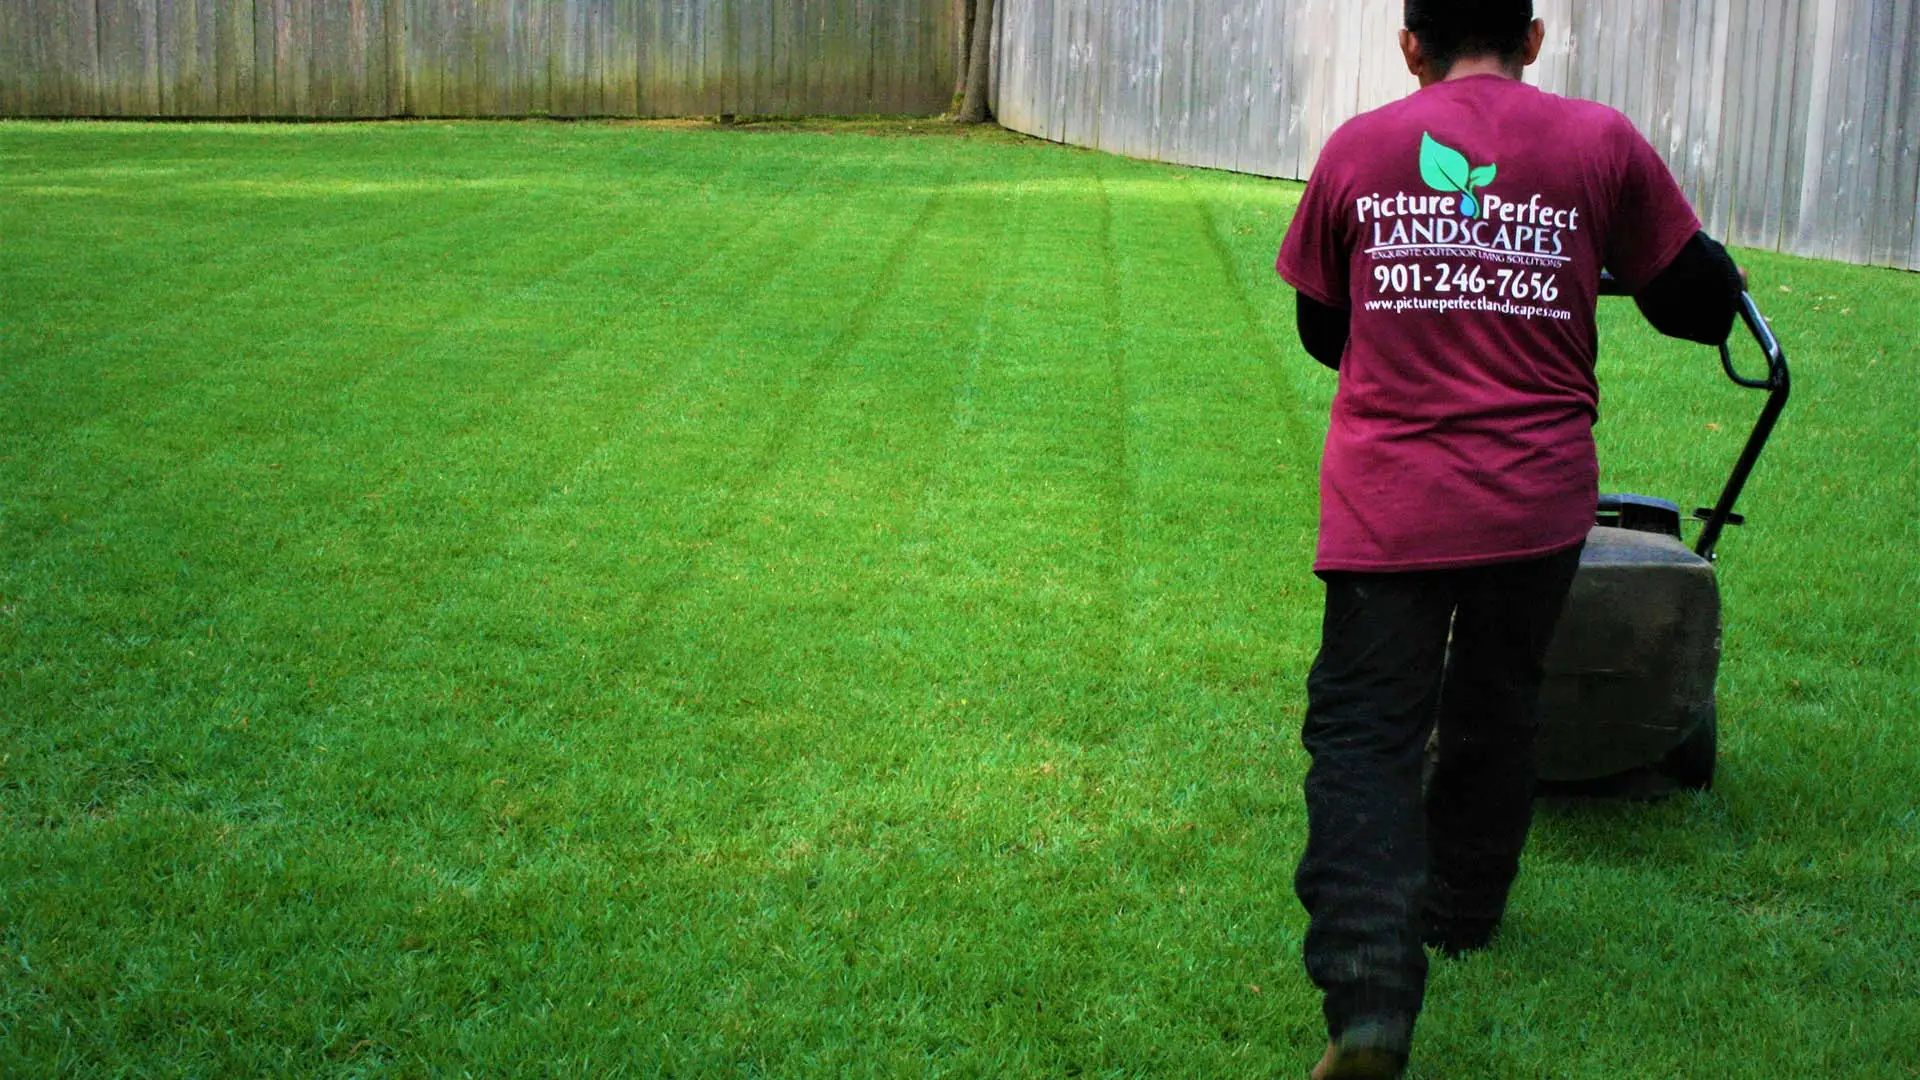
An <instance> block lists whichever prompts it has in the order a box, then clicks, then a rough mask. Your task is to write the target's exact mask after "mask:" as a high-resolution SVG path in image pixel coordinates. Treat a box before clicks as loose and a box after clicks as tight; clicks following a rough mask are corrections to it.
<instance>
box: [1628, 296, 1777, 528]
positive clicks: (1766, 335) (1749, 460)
mask: <svg viewBox="0 0 1920 1080" xmlns="http://www.w3.org/2000/svg"><path fill="white" fill-rule="evenodd" d="M1600 295H1602V296H1626V295H1628V294H1627V292H1626V290H1625V289H1622V288H1621V287H1620V282H1619V281H1618V279H1616V278H1615V277H1614V276H1613V275H1612V274H1609V273H1606V272H1605V271H1602V272H1601V274H1600ZM1740 320H1741V321H1742V322H1744V323H1746V324H1747V331H1748V333H1750V334H1752V335H1753V340H1754V342H1755V343H1756V344H1758V345H1759V346H1760V351H1761V353H1762V354H1764V355H1765V357H1766V360H1767V374H1766V376H1765V377H1763V378H1759V379H1752V378H1748V377H1746V376H1744V375H1742V374H1740V370H1739V369H1738V368H1736V367H1734V366H1733V353H1732V352H1731V351H1730V350H1728V348H1727V343H1726V342H1724V341H1723V342H1721V343H1720V367H1721V368H1722V369H1723V370H1725V371H1726V373H1727V378H1729V379H1732V380H1733V381H1734V383H1735V384H1737V385H1739V386H1744V387H1746V388H1748V389H1750V390H1765V391H1767V404H1766V406H1765V407H1763V408H1762V409H1761V410H1760V419H1759V420H1757V421H1755V423H1754V425H1753V434H1751V435H1748V436H1747V444H1746V446H1745V447H1743V448H1741V451H1740V458H1739V460H1738V461H1735V462H1734V465H1733V475H1731V476H1729V477H1727V484H1726V486H1725V487H1723V488H1721V489H1720V498H1719V500H1718V501H1717V502H1715V503H1714V504H1713V509H1711V510H1709V509H1706V508H1704V507H1702V508H1701V509H1699V510H1695V511H1694V512H1693V513H1694V517H1695V518H1696V519H1698V520H1700V521H1702V522H1704V523H1705V526H1704V527H1703V528H1702V529H1701V530H1700V539H1699V541H1697V542H1696V543H1695V544H1694V546H1693V550H1694V553H1695V554H1697V555H1699V556H1700V557H1701V558H1703V559H1708V560H1711V559H1712V558H1713V548H1714V545H1716V544H1718V543H1719V542H1720V533H1721V532H1722V531H1723V530H1724V529H1725V528H1726V527H1727V525H1729V524H1734V525H1738V524H1740V522H1741V520H1742V518H1741V517H1740V515H1738V514H1736V513H1734V512H1733V504H1734V503H1735V502H1737V501H1738V500H1739V498H1740V491H1741V489H1742V488H1744V487H1746V486H1747V477H1748V476H1750V475H1752V473H1753V466H1754V464H1755V463H1756V462H1758V461H1759V460H1760V451H1762V450H1764V449H1766V446H1767V439H1768V438H1769V437H1770V436H1772V434H1773V425H1774V424H1775V423H1776V422H1777V421H1778V420H1779V419H1780V413H1781V411H1782V410H1783V409H1785V408H1786V407H1787V396H1788V394H1789V393H1790V392H1791V391H1792V389H1793V381H1792V378H1791V377H1790V376H1789V375H1788V373H1787V352H1786V350H1785V349H1783V348H1781V347H1780V339H1779V338H1777V337H1775V336H1774V333H1773V327H1772V326H1770V325H1768V323H1767V317H1766V316H1765V315H1762V314H1760V308H1759V306H1758V305H1756V304H1755V303H1754V302H1753V295H1752V294H1751V293H1749V292H1747V291H1746V290H1744V289H1742V290H1741V292H1740Z"/></svg>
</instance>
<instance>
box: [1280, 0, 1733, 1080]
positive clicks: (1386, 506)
mask: <svg viewBox="0 0 1920 1080" xmlns="http://www.w3.org/2000/svg"><path fill="white" fill-rule="evenodd" d="M1405 17H1406V27H1407V28H1406V29H1405V30H1402V31H1401V32H1400V47H1401V50H1402V52H1403V53H1404V54H1405V57H1406V62H1407V68H1408V70H1409V71H1411V72H1412V73H1413V74H1414V75H1415V76H1416V77H1418V79H1419V81H1420V86H1421V89H1420V90H1419V91H1418V92H1416V93H1414V94H1413V95H1411V96H1410V97H1407V98H1405V99H1403V100H1401V101H1399V102H1396V103H1394V104H1392V105H1388V106H1386V107H1385V108H1382V109H1379V110H1376V111H1374V112H1371V113H1367V114H1365V115H1363V116H1359V117H1357V118H1355V119H1353V120H1351V121H1349V122H1348V123H1347V124H1346V125H1344V126H1343V127H1341V128H1340V130H1339V131H1337V132H1335V133H1334V135H1333V137H1332V138H1331V139H1330V140H1329V141H1328V143H1327V146H1326V149H1325V151H1324V152H1323V153H1322V155H1321V158H1320V161H1319V164H1318V165H1317V166H1316V168H1315V169H1314V173H1313V178H1312V180H1311V182H1310V183H1309V184H1308V186H1307V191H1306V194H1305V196H1304V197H1303V199H1302V201H1301V204H1300V209H1299V211H1298V213H1297V215H1296V216H1295V218H1294V220H1293V224H1292V226H1291V227H1290V228H1289V230H1288V233H1287V237H1286V240H1285V242H1284V244H1283V246H1282V247H1281V251H1280V258H1279V271H1280V273H1281V275H1282V276H1283V277H1285V279H1286V280H1287V281H1288V283H1290V284H1291V285H1293V286H1294V288H1295V289H1296V290H1298V293H1299V296H1298V305H1299V311H1298V321H1299V331H1300V338H1301V341H1302V342H1303V343H1304V344H1305V346H1306V347H1307V350H1308V352H1309V353H1311V354H1312V355H1313V356H1314V357H1315V358H1316V359H1318V360H1320V361H1321V362H1322V363H1324V364H1326V365H1327V366H1328V367H1332V368H1335V369H1336V370H1337V371H1338V372H1339V375H1340V384H1339V390H1338V392H1337V393H1336V395H1335V397H1334V402H1333V412H1332V417H1331V420H1330V424H1329V428H1328V432H1327V443H1326V451H1325V456H1324V458H1323V461H1322V465H1321V518H1320V544H1319V552H1318V556H1317V558H1316V561H1315V567H1314V568H1315V571H1316V573H1317V574H1319V576H1320V577H1321V578H1322V579H1323V580H1324V581H1325V583H1326V613H1325V621H1324V624H1323V626H1322V631H1321V645H1320V652H1319V656H1318V657H1317V658H1316V659H1315V661H1314V665H1313V669H1312V671H1311V673H1310V674H1309V676H1308V681H1307V694H1308V705H1307V716H1306V722H1305V725H1304V730H1303V735H1302V740H1303V742H1304V743H1305V744H1306V747H1307V750H1308V751H1309V753H1310V754H1311V755H1312V765H1311V767H1310V768H1309V770H1308V773H1307V779H1306V800H1307V827H1308V835H1307V847H1306V852H1305V854H1304V855H1303V857H1302V858H1301V860H1300V866H1299V870H1298V873H1297V874H1296V877H1295V889H1296V891H1297V892H1298V894H1299V897H1300V900H1301V902H1302V904H1304V905H1305V907H1306V909H1307V913H1308V930H1307V937H1306V945H1305V953H1306V965H1307V971H1308V974H1309V976H1310V977H1311V978H1312V979H1313V981H1314V982H1315V984H1316V985H1318V986H1319V987H1320V988H1321V990H1322V992H1323V994H1324V995H1325V1002H1324V1004H1325V1013H1326V1021H1327V1027H1328V1034H1329V1036H1330V1039H1331V1041H1330V1044H1329V1046H1328V1050H1327V1055H1326V1057H1325V1059H1323V1060H1322V1061H1321V1063H1320V1065H1319V1066H1318V1067H1317V1068H1316V1069H1315V1070H1314V1072H1313V1075H1314V1076H1315V1077H1316V1078H1318V1080H1335V1078H1342V1077H1395V1076H1399V1075H1400V1074H1401V1072H1402V1071H1403V1069H1404V1068H1405V1064H1406V1059H1407V1053H1408V1049H1409V1047H1410V1045H1411V1042H1412V1035H1413V1026H1414V1020H1415V1018H1416V1017H1417V1016H1418V1014H1419V1011H1420V1005H1421V1000H1422V995H1423V993H1424V990H1425V984H1426V974H1427V958H1426V954H1425V952H1424V951H1423V948H1422V943H1423V941H1424V942H1425V943H1426V944H1430V945H1433V946H1436V947H1438V948H1440V949H1441V950H1442V951H1443V952H1445V953H1447V954H1449V955H1451V954H1455V953H1458V952H1460V951H1464V950H1469V949H1474V948H1479V947H1481V946H1484V945H1486V944H1488V942H1489V941H1490V939H1491V938H1492V936H1493V933H1494V930H1495V928H1496V927H1497V926H1498V925H1499V923H1500V919H1501V915H1502V913H1503V912H1504V911H1505V908H1506V903H1507V894H1508V890H1509V889H1510V888H1511V886H1512V884H1513V880H1514V877H1515V875H1516V873H1517V872H1518V869H1519V861H1520V852H1521V848H1522V846H1523V845H1524V843H1525V840H1526V834H1527V827H1528V824H1529V822H1530V820H1531V815H1532V799H1533V788H1534V779H1535V777H1534V736H1535V732H1536V724H1537V719H1536V716H1535V710H1536V707H1537V704H1538V696H1539V687H1540V680H1541V661H1542V659H1543V657H1544V655H1545V652H1546V648H1547V643H1548V639H1549V638H1550V636H1551V634H1552V631H1553V626H1554V622H1555V620H1556V619H1557V618H1558V617H1559V614H1560V609H1561V605H1562V603H1563V602H1564V600H1565V598H1566V594H1567V590H1568V588H1569V586H1570V584H1571V582H1572V579H1573V574H1574V570H1575V569H1576V567H1577V566H1578V564H1579V558H1580V548H1581V545H1582V544H1583V543H1584V541H1585V539H1586V535H1587V530H1588V528H1589V527H1591V526H1592V524H1593V520H1594V510H1595V504H1596V501H1597V495H1598V490H1597V484H1598V475H1599V472H1598V465H1597V462H1596V460H1595V456H1594V444H1593V430H1592V429H1593V422H1594V420H1595V418H1596V415H1597V408H1598V389H1597V387H1596V385H1595V382H1594V371H1593V368H1594V355H1595V351H1596V346H1597V333H1596V330H1595V326H1594V307H1595V303H1596V300H1597V296H1598V292H1599V285H1600V275H1601V271H1602V270H1603V269H1605V270H1608V271H1610V272H1611V273H1612V275H1613V276H1614V278H1615V279H1617V281H1618V282H1619V284H1620V286H1621V287H1623V288H1624V289H1625V290H1626V291H1627V292H1630V293H1633V294H1634V295H1635V297H1636V299H1637V300H1638V301H1639V303H1640V306H1641V310H1642V311H1643V312H1644V313H1645V314H1646V316H1647V317H1648V319H1649V320H1650V321H1652V322H1653V324H1654V325H1655V327H1656V328H1658V329H1659V330H1661V331H1662V332H1663V333H1668V334H1672V335H1676V336H1681V337H1687V338H1690V339H1693V340H1697V341H1703V342H1707V343H1717V342H1720V341H1724V340H1725V339H1726V336H1727V332H1728V330H1729V329H1730V328H1731V325H1732V321H1733V316H1734V312H1735V308H1736V305H1737V303H1738V300H1739V294H1740V290H1741V287H1742V286H1741V281H1740V276H1739V271H1738V270H1737V269H1736V268H1735V267H1734V265H1733V263H1732V261H1731V260H1730V259H1729V258H1728V257H1727V254H1726V251H1725V249H1723V248H1721V247H1720V245H1718V244H1716V243H1714V242H1713V241H1712V240H1710V239H1708V238H1707V237H1706V236H1705V235H1704V234H1703V233H1701V232H1700V222H1699V220H1698V218H1696V217H1695V216H1694V214H1693V211H1692V210H1691V209H1690V208H1689V207H1688V205H1687V202H1686V199H1685V197H1684V196H1683V195H1682V194H1681V193H1680V190H1679V188H1678V187H1677V186H1676V185H1675V183H1674V181H1673V178H1672V176H1671V175H1670V174H1669V173H1668V171H1667V169H1666V167H1665V166H1664V165H1663V164H1662V163H1661V161H1660V158H1659V157H1658V155H1657V154H1655V152H1654V150H1653V148H1652V147H1651V146H1649V145H1648V144H1647V141H1646V140H1645V139H1644V138H1642V137H1641V136H1640V135H1639V133H1638V132H1636V131H1635V130H1634V129H1633V126H1632V125H1631V123H1630V122H1629V121H1628V120H1627V119H1626V118H1625V117H1623V116H1622V115H1620V114H1619V113H1617V112H1615V111H1614V110H1612V109H1609V108H1606V107H1604V106H1601V105H1597V104H1593V103H1591V102H1584V101H1576V100H1571V99H1567V98H1560V97H1556V96H1554V95H1551V94H1547V93H1543V92H1541V91H1539V90H1537V89H1535V88H1533V87H1530V86H1528V85H1526V84H1525V83H1524V82H1522V81H1521V78H1520V76H1521V72H1522V70H1523V69H1524V68H1525V66H1526V65H1528V64H1531V63H1532V62H1533V61H1534V59H1535V57H1536V56H1537V55H1538V54H1539V51H1540V44H1541V40H1542V37H1543V34H1544V28H1543V26H1542V24H1541V23H1540V22H1539V21H1538V20H1536V19H1534V18H1533V8H1532V4H1531V3H1530V2H1528V0H1407V2H1406V6H1405ZM1436 723H1437V724H1438V728H1439V742H1440V754H1439V758H1438V765H1437V767H1436V769H1435V771H1434V774H1433V776H1432V778H1431V781H1430V784H1429V787H1428V792H1427V794H1426V796H1425V797H1424V799H1423V797H1422V790H1421V773H1422V764H1423V758H1424V753H1423V751H1424V748H1425V747H1426V745H1427V741H1428V737H1429V735H1430V733H1431V732H1432V730H1433V728H1434V725H1435V724H1436Z"/></svg>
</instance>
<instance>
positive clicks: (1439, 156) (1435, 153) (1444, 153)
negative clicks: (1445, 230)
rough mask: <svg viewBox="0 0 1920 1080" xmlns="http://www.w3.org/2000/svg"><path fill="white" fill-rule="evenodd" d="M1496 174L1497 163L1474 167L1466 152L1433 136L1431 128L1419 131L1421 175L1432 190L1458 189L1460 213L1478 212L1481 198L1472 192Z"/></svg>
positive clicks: (1497, 171) (1488, 182)
mask: <svg viewBox="0 0 1920 1080" xmlns="http://www.w3.org/2000/svg"><path fill="white" fill-rule="evenodd" d="M1499 174H1500V166H1498V165H1495V164H1493V163H1492V162H1488V163H1487V164H1485V165H1481V166H1479V167H1478V168H1475V167H1473V166H1471V165H1469V164H1468V163H1467V155H1465V154H1463V153H1461V152H1460V151H1458V150H1455V149H1454V148H1453V147H1451V146H1448V145H1447V144H1446V143H1443V142H1441V141H1440V140H1438V139H1436V138H1434V137H1433V134H1432V133H1431V132H1421V134H1420V179H1422V180H1424V181H1426V182H1427V186H1428V187H1430V188H1432V189H1433V190H1435V191H1457V192H1459V193H1460V213H1461V214H1462V215H1463V216H1465V217H1473V218H1477V217H1479V216H1480V211H1481V209H1482V207H1481V204H1480V200H1478V199H1476V198H1474V197H1473V193H1474V192H1475V191H1476V190H1478V189H1480V188H1483V187H1486V186H1487V185H1488V184H1491V183H1493V178H1494V177H1495V176H1498V175H1499Z"/></svg>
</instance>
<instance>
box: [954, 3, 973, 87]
mask: <svg viewBox="0 0 1920 1080" xmlns="http://www.w3.org/2000/svg"><path fill="white" fill-rule="evenodd" d="M975 2H976V0H961V3H960V63H959V65H958V66H959V68H960V74H959V75H958V76H957V77H956V78H955V79H954V83H953V111H954V113H955V114H956V115H958V114H959V112H960V102H961V99H963V98H964V97H966V94H967V65H969V64H971V63H973V11H974V4H975Z"/></svg>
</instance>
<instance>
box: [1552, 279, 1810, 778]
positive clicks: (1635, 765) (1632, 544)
mask: <svg viewBox="0 0 1920 1080" xmlns="http://www.w3.org/2000/svg"><path fill="white" fill-rule="evenodd" d="M1602 292H1604V293H1607V294H1609V295H1619V293H1618V290H1617V289H1616V288H1614V287H1613V285H1612V282H1611V280H1610V279H1603V281H1602ZM1740 317H1741V319H1742V321H1744V322H1745V323H1746V325H1747V329H1748V330H1749V331H1750V332H1751V333H1752V335H1753V339H1754V341H1756V342H1757V343H1758V344H1759V346H1760V349H1761V351H1762V352H1763V353H1764V354H1765V355H1766V361H1767V374H1766V377H1765V378H1760V379H1750V378H1747V377H1746V376H1743V375H1742V374H1740V372H1739V370H1738V369H1737V368H1736V367H1735V366H1734V362H1733V356H1732V354H1731V353H1729V352H1728V350H1727V346H1726V344H1725V343H1722V344H1721V346H1720V363H1721V366H1722V367H1723V368H1724V369H1725V370H1726V373H1727V377H1728V378H1730V379H1732V380H1733V381H1734V382H1735V383H1737V384H1739V385H1740V386H1744V387H1748V388H1750V389H1755V390H1765V391H1767V404H1766V407H1765V408H1763V409H1761V410H1760V419H1759V421H1758V422H1757V423H1756V424H1755V425H1754V428H1753V434H1751V435H1749V436H1748V437H1747V444H1746V447H1745V448H1744V449H1743V450H1742V451H1741V452H1740V459H1739V460H1738V461H1737V462H1735V463H1734V466H1733V475H1732V476H1730V477H1729V478H1728V479H1727V484H1726V487H1724V488H1722V489H1721V491H1720V500H1719V502H1717V503H1715V504H1714V505H1713V507H1712V508H1707V507H1701V508H1700V509H1698V510H1695V511H1694V512H1693V517H1694V518H1695V520H1698V521H1700V522H1701V523H1702V526H1701V530H1700V536H1699V538H1698V539H1697V540H1696V541H1695V542H1694V545H1693V548H1692V550H1688V548H1687V546H1686V545H1685V544H1683V543H1682V542H1681V539H1680V507H1679V506H1678V505H1677V504H1675V503H1672V502H1669V501H1667V500H1665V499H1656V498H1651V497H1649V496H1645V495H1602V496H1601V497H1600V507H1599V513H1598V514H1597V515H1596V521H1595V525H1594V528H1593V531H1592V532H1591V533H1589V534H1588V535H1587V546H1586V550H1585V551H1584V552H1583V553H1582V554H1581V556H1580V570H1579V573H1578V575H1577V576H1575V578H1574V582H1573V591H1572V593H1571V594H1570V595H1569V596H1568V597H1567V606H1566V609H1565V610H1564V612H1563V613H1562V614H1561V616H1560V623H1559V626H1558V627H1557V628H1556V629H1555V631H1554V638H1553V643H1552V645H1551V646H1550V647H1549V648H1548V650H1547V659H1546V681H1545V683H1544V684H1543V685H1542V687H1541V693H1540V709H1541V730H1540V743H1539V747H1540V749H1539V768H1540V774H1539V775H1540V780H1541V793H1542V794H1621V795H1629V796H1640V797H1650V796H1654V795H1659V794H1664V793H1667V792H1671V791H1673V790H1676V789H1693V790H1704V789H1706V788H1708V787H1710V786H1712V784H1713V771H1714V759H1715V756H1716V753H1717V749H1716V748H1717V743H1718V715H1717V709H1716V705H1715V697H1714V681H1715V678H1716V677H1717V676H1718V674H1719V669H1720V587H1719V584H1718V582H1717V581H1716V580H1715V577H1714V546H1715V545H1716V544H1717V543H1719V541H1720V534H1721V532H1722V531H1723V530H1724V529H1725V528H1726V526H1728V525H1739V524H1740V523H1741V522H1742V521H1743V520H1744V519H1742V518H1741V516H1740V515H1739V514H1736V513H1734V512H1733V505H1734V502H1735V500H1737V499H1738V498H1739V497H1740V489H1741V488H1742V487H1744V486H1746V482H1747V476H1748V474H1749V473H1751V472H1752V471H1753V466H1754V462H1756V461H1758V460H1759V458H1760V451H1761V450H1762V449H1764V448H1765V446H1766V444H1767V437H1768V436H1769V435H1771V434H1772V433H1773V425H1774V422H1775V421H1777V420H1778V419H1779V418H1780V411H1781V410H1782V409H1784V408H1786V405H1787V392H1788V388H1789V383H1788V378H1787V357H1786V354H1785V353H1784V352H1783V351H1782V350H1781V348H1780V342H1779V340H1778V339H1777V338H1775V337H1774V336H1773V329H1772V328H1771V327H1770V326H1768V325H1767V320H1766V319H1765V318H1764V317H1763V316H1762V315H1761V314H1760V310H1759V308H1757V307H1755V306H1754V303H1753V298H1752V297H1751V296H1749V295H1747V294H1746V293H1742V294H1741V296H1740Z"/></svg>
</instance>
